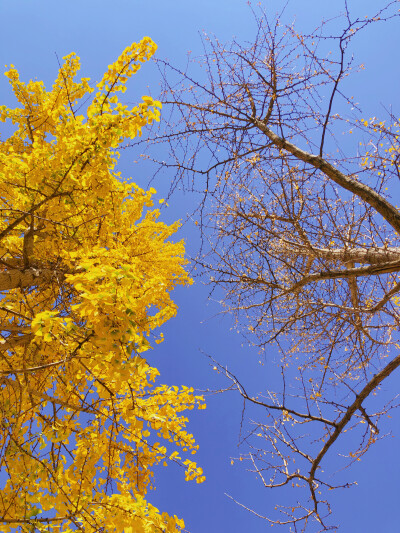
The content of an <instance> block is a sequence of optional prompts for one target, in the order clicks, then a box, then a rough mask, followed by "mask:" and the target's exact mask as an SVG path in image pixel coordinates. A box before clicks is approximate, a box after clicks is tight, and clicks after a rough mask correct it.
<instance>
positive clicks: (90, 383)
mask: <svg viewBox="0 0 400 533" xmlns="http://www.w3.org/2000/svg"><path fill="white" fill-rule="evenodd" d="M155 49H156V46H155V44H154V43H153V42H152V41H151V39H149V38H148V37H146V38H144V39H143V40H142V41H141V42H140V43H133V44H132V45H131V46H129V47H128V48H127V49H126V50H125V51H124V52H123V53H122V55H121V56H120V57H119V58H118V60H117V61H116V62H115V63H113V64H112V65H110V66H109V68H108V70H107V72H106V73H105V74H104V77H103V79H102V80H101V82H100V83H98V84H97V86H96V89H94V88H93V87H92V86H91V84H90V83H89V79H87V78H82V79H81V80H80V81H76V80H75V76H76V74H77V72H78V70H79V68H80V64H79V58H78V57H77V56H76V55H75V54H70V55H69V56H67V57H66V58H64V64H63V65H62V67H61V68H60V70H59V74H58V77H57V79H56V81H55V83H54V85H53V87H52V89H51V91H46V90H45V87H44V85H43V83H42V82H39V81H30V82H29V83H23V82H21V81H20V80H19V76H18V72H17V70H16V69H15V68H14V67H13V66H11V67H10V68H9V70H8V72H7V73H6V75H7V76H8V78H9V81H10V84H11V87H12V89H13V91H14V94H15V96H16V98H17V99H18V101H19V103H20V106H19V107H17V108H16V109H8V108H6V107H0V117H1V120H2V121H3V122H4V121H6V120H9V121H11V122H12V124H13V125H14V133H13V134H12V135H11V136H10V137H9V138H8V139H7V140H5V141H3V142H2V143H1V144H0V197H1V199H0V203H1V217H0V235H1V255H0V290H1V300H0V320H1V338H0V343H1V344H0V355H1V357H0V374H1V375H0V383H1V385H0V387H1V388H0V411H1V434H0V461H1V485H2V491H1V494H0V523H1V524H2V525H1V530H2V531H4V532H7V531H15V530H17V529H18V530H19V531H27V532H28V531H29V532H30V531H60V532H61V531H62V532H70V531H77V530H79V531H84V532H99V531H107V533H111V532H121V533H122V532H125V533H133V532H135V533H139V532H142V531H143V532H144V531H146V532H147V531H149V532H150V531H168V532H173V531H177V530H180V529H181V528H182V527H184V524H183V521H182V520H179V519H177V518H176V517H169V516H168V515H166V514H165V513H160V512H159V511H158V510H157V509H156V508H155V507H153V506H152V505H151V504H150V503H148V502H147V501H146V494H147V492H148V490H149V488H152V476H153V471H154V467H155V465H157V464H159V463H160V462H161V463H164V462H165V461H167V462H168V461H174V462H177V463H179V464H181V465H183V466H184V467H185V470H186V479H196V480H197V481H198V482H201V481H202V480H203V479H204V478H203V476H202V470H201V469H200V468H198V467H197V465H196V464H195V463H194V462H192V461H191V460H190V459H181V457H180V455H181V454H182V452H183V453H184V452H189V451H190V452H191V453H195V452H196V449H197V446H196V445H195V442H194V439H193V437H192V435H191V434H189V433H188V432H187V431H186V430H185V424H186V422H187V419H186V418H185V417H184V416H182V414H181V413H182V411H184V410H186V409H192V408H193V407H194V406H195V405H197V406H198V407H199V408H201V407H203V403H202V398H200V397H197V396H194V395H193V394H192V392H193V391H192V389H189V388H187V387H183V388H181V389H178V388H177V387H169V386H167V385H157V384H156V383H155V380H156V378H157V376H158V374H159V373H158V371H157V369H156V368H152V367H151V366H150V365H149V364H148V362H146V359H145V358H144V356H143V353H144V352H145V351H146V350H147V349H149V348H150V346H151V344H152V343H153V340H154V342H159V341H161V340H162V336H161V337H158V338H157V339H156V338H155V334H154V333H153V332H154V330H155V329H156V328H158V327H159V326H161V325H162V324H163V323H164V322H166V321H167V320H168V319H169V318H171V317H173V316H174V315H175V313H176V306H175V304H174V302H173V301H172V300H171V297H170V292H171V290H172V289H173V288H174V287H175V286H176V285H185V284H187V283H190V279H189V278H188V276H187V274H186V272H185V270H184V264H185V259H184V247H183V243H182V242H171V241H170V240H169V238H170V237H171V236H172V235H173V234H174V233H175V232H176V230H177V227H178V224H173V225H171V226H168V225H166V224H164V223H162V222H160V221H158V216H159V212H158V210H157V209H154V208H153V209H150V208H151V207H152V206H153V201H152V195H153V194H154V193H155V191H154V190H150V191H148V192H145V191H144V190H142V189H141V188H139V187H138V186H137V185H135V184H134V183H132V182H129V183H128V182H123V181H122V180H121V177H120V175H119V173H117V172H115V170H114V169H115V166H116V162H117V158H118V151H117V149H118V146H119V145H120V143H121V141H122V140H123V139H126V138H128V139H133V138H134V137H136V136H137V135H138V134H139V135H140V133H141V129H142V128H143V127H145V126H146V125H147V124H150V123H151V122H152V121H154V120H158V119H159V114H160V112H159V108H160V103H159V102H157V101H155V100H153V99H152V98H150V97H148V96H144V97H143V99H142V102H141V103H140V104H138V105H137V106H135V107H133V108H128V107H127V106H126V105H123V104H122V103H121V102H120V101H119V100H118V96H117V93H118V92H124V91H125V89H126V82H127V80H128V79H129V78H130V77H131V76H132V75H133V74H134V73H135V72H137V71H138V70H139V68H140V66H141V64H142V63H143V62H145V61H146V60H148V59H149V58H150V57H151V56H152V54H153V53H154V52H155ZM84 110H85V111H84Z"/></svg>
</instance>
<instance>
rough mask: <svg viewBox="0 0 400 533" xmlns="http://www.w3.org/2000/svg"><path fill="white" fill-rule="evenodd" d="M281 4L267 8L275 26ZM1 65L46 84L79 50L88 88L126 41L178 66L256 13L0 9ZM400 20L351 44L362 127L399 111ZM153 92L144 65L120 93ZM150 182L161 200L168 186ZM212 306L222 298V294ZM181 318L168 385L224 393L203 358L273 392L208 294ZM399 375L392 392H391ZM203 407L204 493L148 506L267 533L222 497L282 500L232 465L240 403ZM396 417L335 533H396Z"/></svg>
mask: <svg viewBox="0 0 400 533" xmlns="http://www.w3.org/2000/svg"><path fill="white" fill-rule="evenodd" d="M285 3H286V1H285V2H282V1H279V0H274V1H265V2H264V4H263V6H264V8H265V9H266V10H267V11H268V12H270V14H271V15H274V13H275V12H276V11H277V10H280V9H281V8H282V7H283V5H284V4H285ZM384 3H385V2H382V1H381V0H348V5H349V8H350V10H351V12H352V13H354V14H356V15H360V16H363V15H365V14H369V13H371V12H372V10H374V9H376V8H377V7H379V6H383V5H384ZM342 8H343V3H342V2H341V1H337V2H332V1H328V0H292V1H291V2H289V4H288V6H287V9H286V11H285V15H284V21H285V22H291V21H292V20H293V19H295V20H296V25H297V27H298V28H299V30H300V31H302V32H305V33H307V32H310V31H311V30H312V29H313V28H314V27H315V26H317V25H318V24H319V22H320V21H321V19H322V18H324V19H329V18H331V17H333V16H335V15H338V14H339V13H340V11H341V10H342ZM0 20H1V21H2V31H1V36H0V65H2V66H4V65H5V64H8V65H9V64H11V63H12V64H14V65H15V66H16V67H17V69H18V70H19V72H20V74H21V78H22V79H23V80H28V79H30V78H35V77H36V78H37V79H41V80H43V81H44V82H45V84H46V85H50V84H51V82H52V81H53V79H54V78H55V76H56V72H57V68H58V64H57V57H56V55H58V57H59V58H61V57H62V56H64V55H66V54H68V53H69V52H71V51H75V52H76V53H77V54H78V55H79V56H80V57H81V61H82V71H81V72H82V75H84V76H89V77H91V78H92V79H93V80H97V79H99V78H101V75H102V73H103V71H104V70H105V69H106V68H107V65H108V64H109V63H111V62H112V61H113V60H115V58H116V57H118V55H119V53H120V52H121V51H122V50H123V49H124V48H125V47H126V46H127V45H128V44H130V43H131V42H133V41H137V40H139V39H140V38H141V37H142V36H144V35H149V36H150V37H151V38H152V39H153V40H154V41H155V42H156V43H157V44H158V47H159V48H158V57H160V58H168V60H169V61H170V62H172V63H173V64H175V65H177V66H179V65H184V64H185V61H186V54H187V51H188V50H191V51H192V53H193V55H196V54H200V53H201V41H200V38H199V32H201V31H203V30H205V31H207V32H208V33H215V34H216V35H217V36H218V38H219V39H220V40H222V41H223V40H230V39H231V38H232V37H234V36H235V37H236V39H237V40H238V41H245V40H247V39H251V37H252V32H253V30H254V22H253V17H252V14H251V12H250V10H249V8H248V6H247V4H246V2H245V1H244V0H202V1H201V2H194V1H191V0H186V1H183V0H169V1H165V0H163V1H161V0H147V1H145V0H114V1H113V2H112V3H111V2H106V1H104V0H80V1H77V0H69V1H68V2H67V1H65V0H58V1H56V2H55V1H54V0H52V1H50V0H0ZM398 24H399V22H398V21H393V22H390V23H386V24H377V25H375V26H374V27H371V28H370V29H368V30H366V32H365V33H363V34H360V36H358V37H357V38H356V39H355V40H354V43H353V48H352V52H353V53H354V54H355V56H356V63H364V64H365V70H363V71H361V72H359V73H357V74H355V75H354V76H353V77H352V78H351V79H349V80H347V81H346V84H347V91H348V93H350V94H353V95H354V97H355V100H356V101H357V102H359V103H360V105H361V107H363V109H365V116H366V117H369V116H374V115H375V116H379V115H380V114H381V115H383V114H384V109H383V106H387V107H390V106H391V105H393V110H394V112H396V105H397V102H398V95H399V89H400V73H399V66H398V61H397V59H396V51H397V50H399V49H400V42H399V40H400V38H399V35H400V32H399V31H398ZM147 85H148V86H149V87H150V92H151V94H152V95H153V96H155V97H156V96H157V92H158V87H159V78H158V73H157V70H156V69H155V68H154V67H153V66H152V65H147V66H144V67H143V69H142V71H141V73H140V76H138V79H137V80H135V81H133V83H131V85H130V89H129V91H128V92H127V93H126V99H127V100H128V101H135V98H136V99H137V98H138V97H140V95H142V94H144V93H145V92H146V91H147V89H146V86H147ZM0 104H8V105H12V104H13V99H12V96H11V93H10V91H9V87H8V83H7V80H6V78H3V79H1V78H0ZM133 159H134V156H133V154H132V156H130V154H129V153H125V154H124V157H123V161H122V165H121V168H120V169H119V170H121V172H122V175H123V176H125V177H126V178H128V177H130V176H132V178H133V179H134V181H136V182H138V183H139V184H141V185H145V184H146V182H147V179H148V177H149V176H147V175H143V172H144V171H143V168H141V167H140V165H135V164H134V162H133ZM163 179H164V180H165V181H163V182H162V183H157V182H156V183H154V186H155V188H157V189H160V190H161V191H162V190H164V191H165V190H167V188H168V178H167V177H164V178H163ZM192 206H193V199H192V198H191V197H190V196H184V197H183V196H182V197H176V198H173V199H172V200H171V201H170V207H169V211H168V213H166V214H165V217H166V218H168V219H169V220H171V219H179V218H185V214H186V213H187V212H188V211H190V209H191V207H192ZM181 235H182V236H183V237H184V238H185V239H186V241H187V246H188V248H189V249H190V250H192V251H193V250H195V247H196V243H197V236H196V234H195V233H194V231H193V228H191V226H190V225H186V226H184V227H183V228H182V230H181ZM217 297H218V295H217ZM176 300H177V302H178V305H179V314H178V317H177V318H176V319H174V320H173V321H171V323H170V324H168V326H167V327H166V328H164V334H165V337H166V340H165V342H164V344H162V345H160V346H158V347H157V348H156V349H155V350H154V351H153V352H152V353H151V355H150V360H151V362H152V363H153V364H154V365H155V366H157V367H158V368H159V369H160V370H161V373H162V380H163V382H166V383H169V384H177V385H181V384H185V385H191V386H193V387H195V388H198V389H208V388H209V389H215V388H219V387H221V386H224V384H225V383H224V382H223V381H221V380H220V379H219V376H218V375H217V373H216V372H215V371H213V370H212V365H211V366H210V364H209V360H208V359H207V357H206V356H205V355H204V354H203V353H202V352H205V353H208V354H210V355H211V356H213V357H215V358H216V359H217V360H218V361H219V362H221V363H222V364H227V365H229V367H230V368H231V369H232V370H233V371H234V372H235V373H237V375H238V376H240V378H241V379H242V380H243V382H244V383H246V384H247V385H248V386H249V388H252V389H253V390H254V391H257V390H260V389H262V388H263V387H265V386H268V387H271V388H273V383H274V381H275V380H276V379H277V376H278V370H277V368H276V367H275V366H274V364H273V359H274V357H275V358H276V354H274V353H270V354H268V357H267V359H266V362H265V364H264V365H263V366H261V365H260V364H259V357H258V355H257V351H256V350H254V349H251V348H250V347H248V346H247V345H246V346H242V343H243V340H242V338H241V337H240V336H239V335H238V334H237V333H235V332H234V331H233V330H232V325H233V324H232V321H231V319H230V317H227V316H225V317H224V316H221V315H218V312H219V311H220V307H219V305H218V303H217V302H215V301H208V288H207V287H206V286H204V285H203V284H202V283H200V282H197V283H196V284H195V285H194V286H192V287H189V288H186V289H182V290H179V291H177V293H176ZM395 383H396V376H394V377H392V379H391V382H390V383H389V384H388V385H387V388H388V389H393V390H394V389H395V388H396V385H395ZM207 403H208V408H207V410H205V411H199V412H198V413H195V412H191V413H190V419H191V422H190V428H191V430H192V431H193V433H194V434H195V437H196V439H197V442H198V443H199V444H200V452H199V454H198V462H199V463H200V465H201V466H202V467H203V468H204V470H205V474H206V476H207V481H206V483H204V484H203V485H196V484H191V483H185V481H184V476H183V472H182V471H179V470H178V469H177V470H174V468H172V467H169V468H167V469H164V470H162V471H161V472H160V473H157V478H156V479H158V481H157V482H156V484H157V490H156V491H155V492H154V493H153V494H150V495H149V500H150V501H151V502H152V503H153V504H154V505H156V506H157V507H159V508H160V509H161V510H163V511H168V512H169V513H172V514H177V515H178V516H180V517H182V518H184V519H185V522H186V525H187V529H188V530H189V531H191V532H192V533H201V532H204V531H207V533H220V532H228V531H229V532H232V533H236V532H239V531H242V530H243V529H245V530H248V531H251V533H261V532H262V531H265V529H266V527H267V524H266V523H265V522H264V521H262V520H260V519H258V518H256V517H255V516H253V515H251V514H249V513H248V512H246V511H245V510H243V509H241V508H240V507H239V506H237V505H236V504H235V503H233V502H232V501H231V500H230V499H229V498H227V497H226V496H225V493H228V494H231V495H232V496H233V497H234V498H235V499H237V500H239V501H241V502H243V504H245V505H248V506H250V507H252V508H254V509H255V510H257V511H258V512H260V514H265V513H267V511H268V509H270V508H271V507H273V506H274V505H275V504H276V503H281V501H282V500H281V498H283V495H280V493H279V492H278V491H266V489H264V488H263V487H262V486H261V485H260V483H259V482H258V480H257V479H256V478H255V476H254V474H251V473H249V472H246V471H245V469H244V468H240V466H239V465H234V466H232V465H231V457H236V456H237V455H238V449H237V444H238V435H239V429H240V417H241V408H242V404H241V401H240V400H239V398H238V397H237V396H236V395H234V394H233V393H227V394H223V395H213V396H209V397H208V399H207ZM398 428H399V418H398V415H396V416H394V417H393V419H391V427H390V426H388V427H387V428H386V430H387V431H390V430H391V429H392V430H393V434H394V436H393V437H392V436H390V437H388V438H386V439H384V440H382V441H381V442H378V443H377V444H376V445H375V447H373V448H372V450H371V451H370V452H369V454H368V455H367V456H366V457H365V458H364V459H363V461H362V462H360V463H358V464H357V465H356V466H355V467H354V468H353V469H352V470H351V471H350V470H349V471H348V474H347V475H348V478H349V480H353V479H354V480H357V481H358V486H357V487H355V488H353V489H350V490H346V491H342V492H338V493H337V494H335V495H333V497H332V503H333V511H334V513H335V522H334V523H339V524H340V526H341V527H340V532H341V533H357V532H366V533H367V532H370V531H371V532H372V531H384V532H386V531H387V532H388V533H389V532H390V533H392V532H395V531H398V529H399V526H398V509H397V507H398V494H399V489H400V482H399V478H400V468H399V462H398V458H397V457H398V454H397V453H396V452H397V450H398V447H399V443H400V440H399V438H400V431H397V430H398ZM311 531H312V529H311Z"/></svg>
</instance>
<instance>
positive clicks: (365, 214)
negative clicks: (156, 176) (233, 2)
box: [147, 1, 400, 531]
mask: <svg viewBox="0 0 400 533" xmlns="http://www.w3.org/2000/svg"><path fill="white" fill-rule="evenodd" d="M398 7H399V2H398V1H393V2H390V3H388V4H387V5H385V6H384V7H382V8H381V9H379V10H378V11H377V12H376V13H375V14H374V15H373V16H370V17H367V18H365V17H359V18H352V17H351V15H350V12H349V9H348V7H347V4H346V3H345V6H344V13H343V15H342V18H341V19H340V21H338V20H336V21H335V23H334V24H335V27H336V28H337V27H338V24H340V23H341V25H342V30H341V31H340V32H339V33H338V34H333V33H332V32H331V29H330V28H331V26H330V24H329V23H324V24H322V25H321V26H320V27H319V28H318V29H317V30H316V31H315V32H314V33H313V34H312V35H308V36H304V35H299V34H298V33H297V31H296V30H295V28H294V26H285V25H283V24H281V23H280V21H279V19H277V20H275V21H274V22H273V23H272V22H269V21H268V18H267V16H266V15H265V13H264V12H258V11H257V12H256V13H255V18H256V24H257V28H256V30H257V31H256V36H255V39H254V42H253V43H250V44H247V45H244V46H243V45H241V44H239V43H237V42H235V41H234V42H233V43H232V44H231V45H229V46H227V45H225V44H222V43H220V42H219V41H218V40H217V39H216V38H208V37H207V36H205V37H204V47H205V54H204V57H203V58H202V59H201V60H200V61H199V63H198V65H200V67H201V68H202V74H200V75H198V78H200V79H202V80H205V81H203V82H198V81H196V80H195V79H194V77H192V76H191V74H190V72H191V71H190V69H187V70H186V72H184V73H182V72H180V71H179V70H178V69H176V68H174V67H172V66H171V65H170V64H167V63H164V62H162V61H159V66H160V70H161V72H162V73H163V76H164V80H165V84H166V91H165V93H164V108H166V107H167V106H169V107H170V108H171V109H172V112H171V120H170V123H169V125H168V130H167V131H164V132H161V131H157V132H156V133H155V135H154V136H153V138H152V139H151V142H150V146H149V148H148V150H147V157H150V158H151V157H154V156H152V154H155V153H157V151H158V150H160V148H161V146H162V145H163V144H165V143H166V145H167V146H168V150H169V154H170V158H169V159H166V161H165V162H161V165H162V166H164V167H167V168H168V171H169V175H171V169H172V168H175V169H176V174H175V180H174V182H173V186H172V188H174V187H175V186H177V185H181V186H184V187H186V188H188V189H190V190H193V191H194V190H197V191H198V192H200V193H201V194H203V196H202V201H201V205H200V208H199V211H198V212H197V215H196V216H197V220H198V221H199V225H200V227H201V230H202V235H203V243H204V245H203V249H202V254H201V255H200V256H199V257H198V258H197V262H198V264H199V265H201V266H202V267H203V268H205V269H206V271H207V272H208V273H209V275H210V276H211V281H212V283H214V284H216V285H217V286H218V287H220V288H222V289H223V290H224V291H225V306H226V309H227V311H229V312H232V313H234V315H235V317H236V319H237V324H238V327H240V328H241V329H242V331H244V333H245V335H246V336H247V338H248V339H249V340H250V341H251V342H252V343H253V344H256V345H258V346H259V347H260V348H261V349H262V350H264V351H265V354H266V357H267V356H268V354H267V352H266V349H267V347H268V346H269V345H270V344H271V343H273V344H275V345H277V346H278V347H279V349H280V353H281V360H280V363H279V364H280V365H281V368H282V385H283V388H282V390H280V391H271V390H267V391H264V392H263V393H262V394H259V395H258V396H257V397H256V396H254V395H252V394H250V393H248V392H247V391H246V389H245V387H244V385H243V384H242V383H241V382H240V381H239V379H238V378H237V377H236V376H234V375H233V374H232V373H231V372H230V371H229V369H228V370H227V369H225V368H222V367H219V369H220V371H221V372H222V373H224V374H225V375H226V377H227V378H228V379H229V380H230V387H231V388H233V389H235V390H237V391H238V392H239V393H240V394H241V395H242V397H243V398H244V401H245V403H246V404H252V405H254V406H256V407H259V409H260V410H259V411H258V418H257V422H253V423H252V426H250V433H249V435H247V437H246V439H245V442H246V443H247V445H248V446H249V448H248V451H247V452H246V453H244V454H243V456H242V458H245V459H247V460H248V461H249V462H250V465H251V467H250V468H251V469H252V470H253V471H254V472H256V473H257V475H258V476H259V478H260V480H261V482H262V484H263V485H264V486H265V487H283V486H287V485H289V486H291V485H293V486H294V487H299V488H300V489H301V490H299V491H298V498H296V503H294V504H293V505H289V506H286V507H280V508H279V509H278V510H279V511H280V513H281V514H279V515H276V514H275V515H274V514H273V513H272V515H268V517H264V518H266V519H267V520H269V521H270V522H272V523H275V524H281V525H284V526H286V528H290V530H293V531H305V530H306V529H307V528H308V526H310V524H311V523H312V522H314V523H315V521H316V522H317V523H319V526H320V527H319V529H321V530H327V529H330V528H331V527H332V528H333V529H335V528H334V527H333V526H330V521H329V519H328V520H327V516H328V515H329V514H330V507H329V503H328V500H327V490H328V489H333V488H337V487H339V486H342V487H343V486H348V485H349V484H350V483H348V482H347V481H346V482H345V483H338V484H337V485H333V484H330V481H329V479H330V478H328V476H327V475H325V474H324V473H323V470H322V467H323V463H325V464H326V462H327V461H328V455H329V454H332V453H333V452H334V451H335V452H336V451H338V450H339V448H340V446H339V445H338V444H337V443H336V441H337V440H338V439H339V440H340V439H341V438H342V440H343V441H344V442H345V446H349V448H347V458H348V463H352V462H353V461H356V460H357V459H359V458H360V457H361V456H362V455H363V454H364V453H365V452H366V451H367V450H368V448H369V447H370V446H371V445H372V444H373V443H374V442H375V441H376V440H377V438H378V435H379V421H380V419H381V417H382V416H383V415H386V414H387V413H388V411H389V410H390V409H392V408H393V407H394V405H395V403H396V401H395V400H394V401H391V402H389V403H385V402H384V401H381V402H380V396H379V394H377V391H379V388H380V385H381V383H382V382H383V381H384V380H385V379H386V378H388V376H390V375H391V374H392V373H393V372H394V371H395V370H396V369H397V368H398V367H399V366H400V355H396V350H397V348H398V344H397V343H399V338H398V337H399V335H398V331H399V324H400V313H399V311H400V309H399V300H398V298H399V293H400V242H399V234H400V212H399V210H398V208H397V207H396V206H395V205H393V204H392V203H391V196H390V192H392V193H393V191H395V190H396V188H397V190H398V185H397V184H398V180H399V178H400V155H399V154H400V151H399V122H398V120H397V119H396V118H395V116H394V115H391V114H388V115H387V116H386V117H385V120H384V121H380V120H378V119H375V118H373V119H370V118H369V117H365V116H364V115H363V114H362V112H361V111H360V110H359V109H357V105H356V104H354V103H353V100H352V99H351V98H348V97H347V96H346V95H345V94H344V93H343V91H342V84H343V80H344V79H345V77H346V76H348V75H349V73H350V71H351V69H352V57H350V56H349V45H350V44H351V42H352V40H353V39H354V37H355V35H356V34H358V32H360V31H361V30H365V29H367V27H368V26H370V25H371V24H373V23H378V22H380V23H386V24H388V21H389V20H390V19H392V18H394V17H396V16H397V13H398ZM189 66H190V65H189ZM196 68H198V67H196ZM350 108H353V111H351V110H350ZM339 134H340V136H339ZM354 136H356V137H357V142H358V145H357V146H358V148H357V149H353V148H352V147H353V146H354V140H353V138H354ZM348 139H351V140H350V142H349V141H348ZM154 158H155V159H156V157H154ZM204 252H207V253H206V254H205V255H204ZM382 403H385V404H384V405H382ZM256 414H257V411H256V412H254V411H253V412H252V416H253V419H254V417H255V416H256ZM349 429H352V430H354V432H356V435H357V436H358V439H352V440H350V441H349V440H347V437H345V436H344V433H346V432H347V431H349ZM360 436H361V439H360V438H359V437H360ZM335 443H336V444H335ZM334 444H335V450H333V449H332V448H333V445H334ZM340 451H341V452H342V453H343V448H342V449H341V450H340ZM254 512H255V511H254ZM286 530H288V529H286Z"/></svg>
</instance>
